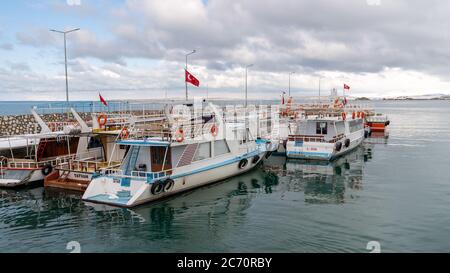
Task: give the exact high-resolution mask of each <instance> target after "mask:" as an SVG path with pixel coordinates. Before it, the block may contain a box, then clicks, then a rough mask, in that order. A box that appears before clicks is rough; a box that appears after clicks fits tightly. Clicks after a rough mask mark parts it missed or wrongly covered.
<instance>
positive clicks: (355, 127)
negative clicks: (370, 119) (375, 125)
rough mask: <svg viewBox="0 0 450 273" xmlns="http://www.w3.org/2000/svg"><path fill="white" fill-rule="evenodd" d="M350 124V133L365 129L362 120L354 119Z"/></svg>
mask: <svg viewBox="0 0 450 273" xmlns="http://www.w3.org/2000/svg"><path fill="white" fill-rule="evenodd" d="M349 125H350V133H354V132H356V131H360V130H362V129H364V126H363V123H362V122H361V121H360V120H352V121H350V123H349Z"/></svg>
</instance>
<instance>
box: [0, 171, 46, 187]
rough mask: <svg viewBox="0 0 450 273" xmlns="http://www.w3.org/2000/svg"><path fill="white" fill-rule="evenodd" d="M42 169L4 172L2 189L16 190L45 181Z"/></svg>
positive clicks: (0, 179) (0, 185) (1, 183)
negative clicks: (16, 188)
mask: <svg viewBox="0 0 450 273" xmlns="http://www.w3.org/2000/svg"><path fill="white" fill-rule="evenodd" d="M44 178H45V176H44V175H43V174H42V171H41V169H36V170H15V169H8V170H3V174H2V175H0V188H15V187H21V186H28V185H31V184H36V183H39V182H43V181H44Z"/></svg>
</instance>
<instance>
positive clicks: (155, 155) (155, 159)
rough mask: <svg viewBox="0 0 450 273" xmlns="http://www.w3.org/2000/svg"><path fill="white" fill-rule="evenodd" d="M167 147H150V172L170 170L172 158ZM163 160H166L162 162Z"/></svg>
mask: <svg viewBox="0 0 450 273" xmlns="http://www.w3.org/2000/svg"><path fill="white" fill-rule="evenodd" d="M171 154H172V153H171V151H170V148H169V147H156V146H152V147H150V157H151V162H152V172H161V171H162V170H163V166H164V170H168V169H171V168H172V158H171ZM164 158H165V159H166V160H165V161H164Z"/></svg>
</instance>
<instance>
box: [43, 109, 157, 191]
mask: <svg viewBox="0 0 450 273" xmlns="http://www.w3.org/2000/svg"><path fill="white" fill-rule="evenodd" d="M92 120H93V123H92V125H93V128H92V131H93V134H92V136H91V138H90V141H89V145H88V151H87V152H86V153H83V154H79V155H77V156H76V158H73V159H69V160H68V161H67V162H63V163H62V164H60V165H58V166H55V168H54V171H53V172H52V173H51V174H50V175H48V176H47V177H46V178H45V181H44V186H45V187H46V188H58V189H63V190H71V191H81V192H84V191H85V190H86V188H87V187H88V185H89V183H90V182H91V180H92V178H93V177H96V176H98V175H101V174H102V173H104V172H105V171H106V170H107V169H111V168H118V167H120V164H121V163H122V160H123V158H124V156H125V152H126V146H124V145H117V143H116V142H117V140H119V139H127V138H128V136H129V131H130V129H131V128H132V127H134V126H135V125H139V124H142V123H147V122H148V123H151V122H153V123H156V122H159V121H160V120H161V118H160V115H158V114H157V111H153V113H152V114H145V115H130V114H106V113H100V114H97V113H94V114H92Z"/></svg>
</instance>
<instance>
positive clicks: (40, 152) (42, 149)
mask: <svg viewBox="0 0 450 273" xmlns="http://www.w3.org/2000/svg"><path fill="white" fill-rule="evenodd" d="M46 147H47V140H42V141H40V142H39V147H38V150H37V160H39V159H41V158H42V156H43V155H44V152H45V148H46Z"/></svg>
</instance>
